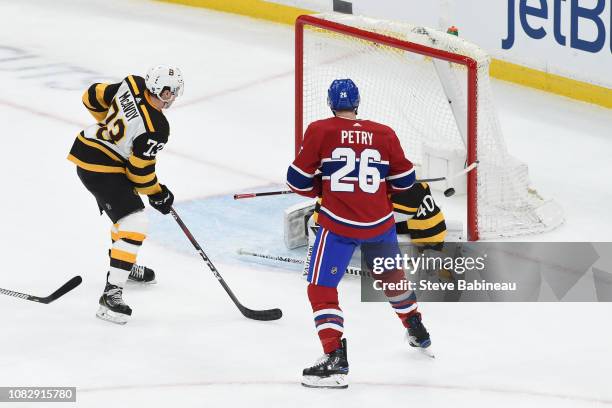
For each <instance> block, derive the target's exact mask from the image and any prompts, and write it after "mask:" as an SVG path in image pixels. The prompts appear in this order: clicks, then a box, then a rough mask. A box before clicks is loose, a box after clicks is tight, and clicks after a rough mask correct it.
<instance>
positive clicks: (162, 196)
mask: <svg viewBox="0 0 612 408" xmlns="http://www.w3.org/2000/svg"><path fill="white" fill-rule="evenodd" d="M159 186H160V187H161V190H162V191H160V192H159V193H156V194H151V195H150V196H149V204H151V207H153V208H155V209H156V210H157V211H159V212H160V213H162V214H168V213H169V212H170V207H172V203H173V202H174V194H172V192H171V191H170V190H168V187H166V186H164V185H163V184H160V185H159Z"/></svg>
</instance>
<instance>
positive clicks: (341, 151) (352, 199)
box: [287, 117, 415, 239]
mask: <svg viewBox="0 0 612 408" xmlns="http://www.w3.org/2000/svg"><path fill="white" fill-rule="evenodd" d="M414 182H415V174H414V167H413V165H412V163H411V162H410V161H409V160H408V159H406V157H405V155H404V151H403V149H402V146H401V145H400V142H399V140H398V138H397V135H396V134H395V132H394V131H393V130H392V129H391V128H390V127H388V126H385V125H382V124H380V123H376V122H373V121H369V120H351V119H345V118H341V117H333V118H329V119H325V120H320V121H316V122H313V123H311V124H310V125H309V126H308V129H306V133H305V134H304V143H303V145H302V150H301V151H300V153H299V154H298V156H297V157H296V159H295V160H294V162H293V163H292V164H291V166H289V169H288V170H287V185H288V186H289V188H291V189H292V190H293V191H294V192H296V193H298V194H301V195H304V196H307V197H321V206H320V213H319V216H318V218H317V222H318V224H319V225H321V226H323V227H324V228H327V229H329V230H330V231H332V232H334V233H336V234H339V235H343V236H346V237H350V238H359V239H367V238H372V237H374V236H377V235H380V234H382V233H383V232H385V231H387V230H388V229H389V228H391V227H392V226H393V225H394V219H393V207H392V205H391V201H390V200H389V197H388V195H389V194H390V193H394V192H401V191H406V190H408V189H409V188H410V187H412V185H413V184H414Z"/></svg>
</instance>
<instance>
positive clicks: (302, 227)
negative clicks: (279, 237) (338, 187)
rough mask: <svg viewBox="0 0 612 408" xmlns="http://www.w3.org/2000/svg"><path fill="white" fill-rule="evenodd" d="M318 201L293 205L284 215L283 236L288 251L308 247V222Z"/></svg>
mask: <svg viewBox="0 0 612 408" xmlns="http://www.w3.org/2000/svg"><path fill="white" fill-rule="evenodd" d="M315 204H316V200H308V201H305V202H302V203H298V204H295V205H292V206H291V207H289V208H287V209H285V212H284V214H283V235H284V237H283V238H284V240H285V246H286V247H287V249H295V248H299V247H303V246H306V245H308V235H309V234H308V220H309V219H310V218H311V217H312V214H314V210H315Z"/></svg>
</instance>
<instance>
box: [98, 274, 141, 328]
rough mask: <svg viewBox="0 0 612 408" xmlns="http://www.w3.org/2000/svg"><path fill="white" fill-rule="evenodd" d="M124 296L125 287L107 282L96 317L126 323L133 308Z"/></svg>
mask: <svg viewBox="0 0 612 408" xmlns="http://www.w3.org/2000/svg"><path fill="white" fill-rule="evenodd" d="M122 296H123V289H121V288H120V287H119V286H115V285H111V284H110V283H108V282H107V283H106V288H104V293H103V294H102V296H101V297H100V302H99V303H100V308H99V309H98V312H97V313H96V317H97V318H98V319H102V320H106V321H109V322H111V323H116V324H126V323H127V322H128V320H129V318H130V316H131V315H132V309H131V308H130V307H129V306H128V305H126V304H125V302H124V301H123V297H122Z"/></svg>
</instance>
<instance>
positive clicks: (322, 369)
mask: <svg viewBox="0 0 612 408" xmlns="http://www.w3.org/2000/svg"><path fill="white" fill-rule="evenodd" d="M348 372H349V366H348V360H347V357H346V339H342V347H340V348H339V349H337V350H335V351H333V352H332V353H329V354H324V355H323V356H322V357H321V358H320V359H319V360H317V362H316V363H315V365H313V366H312V367H308V368H305V369H304V371H303V372H302V375H303V377H302V385H303V386H304V387H309V388H347V387H348V382H347V380H346V375H347V374H348Z"/></svg>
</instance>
